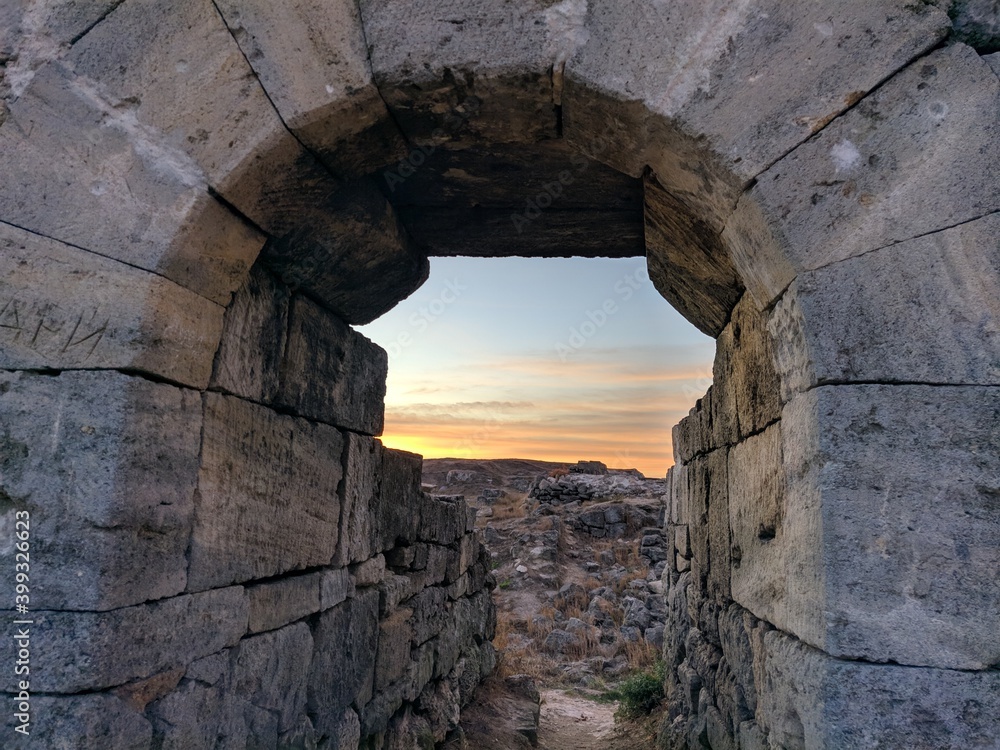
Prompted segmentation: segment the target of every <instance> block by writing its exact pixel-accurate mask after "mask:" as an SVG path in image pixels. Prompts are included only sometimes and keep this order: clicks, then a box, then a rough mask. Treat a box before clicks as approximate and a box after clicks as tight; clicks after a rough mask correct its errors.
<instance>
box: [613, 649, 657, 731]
mask: <svg viewBox="0 0 1000 750" xmlns="http://www.w3.org/2000/svg"><path fill="white" fill-rule="evenodd" d="M665 679H666V674H665V664H664V663H663V661H662V660H661V661H657V662H656V664H655V665H654V666H653V668H652V669H645V670H643V671H641V672H636V673H634V674H632V675H630V676H629V677H626V678H625V679H624V680H622V682H621V684H619V685H618V687H617V688H616V689H615V690H612V691H609V692H608V693H607V696H608V697H609V698H612V699H614V700H617V701H618V710H617V711H615V718H616V719H618V720H619V721H621V720H623V719H637V718H639V717H640V716H647V715H649V714H650V713H652V712H653V710H654V709H655V708H656V707H657V706H659V705H660V703H661V702H662V701H663V698H664V692H663V683H664V680H665Z"/></svg>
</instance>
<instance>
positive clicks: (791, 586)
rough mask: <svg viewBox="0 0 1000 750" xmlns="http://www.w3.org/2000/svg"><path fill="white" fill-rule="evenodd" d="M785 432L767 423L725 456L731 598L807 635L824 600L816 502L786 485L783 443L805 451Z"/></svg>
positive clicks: (815, 624) (795, 437)
mask: <svg viewBox="0 0 1000 750" xmlns="http://www.w3.org/2000/svg"><path fill="white" fill-rule="evenodd" d="M784 430H785V425H784V423H783V422H782V423H778V424H774V425H772V426H771V427H768V428H767V429H766V430H764V432H762V433H761V434H759V435H755V436H753V437H750V438H747V439H746V440H745V441H743V442H742V443H740V444H739V445H736V446H734V447H733V448H731V449H730V452H729V523H730V529H731V533H732V563H733V565H732V598H733V599H734V600H735V601H736V602H738V603H739V604H741V605H743V606H744V607H746V608H747V609H749V610H750V611H751V612H753V614H755V615H756V616H757V617H760V618H761V619H764V620H767V621H769V622H772V623H774V624H775V625H777V626H778V627H781V628H784V629H788V630H792V629H795V630H797V631H798V632H809V629H810V628H815V627H818V620H819V619H820V616H819V613H821V612H822V602H823V574H824V571H823V557H822V536H821V535H822V522H821V518H820V512H821V510H820V499H819V498H818V497H817V496H816V495H815V493H812V492H808V491H806V489H805V487H803V488H802V489H801V490H800V491H794V490H793V489H791V488H790V487H789V485H788V481H790V480H789V479H788V478H787V476H786V475H787V474H788V473H789V471H790V470H787V471H786V468H785V467H786V466H787V465H788V462H787V461H784V458H785V455H784V450H785V446H790V447H791V448H792V449H794V452H795V453H796V454H798V452H799V451H807V450H808V449H807V448H805V447H802V446H800V445H794V443H795V442H796V441H801V439H802V436H801V435H798V434H793V435H785V434H784ZM789 460H791V459H789Z"/></svg>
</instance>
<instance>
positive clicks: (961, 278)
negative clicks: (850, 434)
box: [770, 214, 1000, 400]
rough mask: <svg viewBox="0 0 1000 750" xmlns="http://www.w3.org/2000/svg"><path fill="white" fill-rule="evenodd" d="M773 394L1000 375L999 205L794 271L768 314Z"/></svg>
mask: <svg viewBox="0 0 1000 750" xmlns="http://www.w3.org/2000/svg"><path fill="white" fill-rule="evenodd" d="M770 326H771V330H772V332H773V335H774V340H775V341H776V342H778V343H777V353H778V363H779V367H780V369H781V375H782V396H783V398H784V399H785V400H788V399H790V398H791V397H792V396H793V394H794V393H796V392H798V391H804V390H807V389H809V388H811V387H813V386H815V385H817V384H821V383H843V382H850V381H866V382H873V381H882V382H924V383H942V384H944V383H952V384H982V385H987V384H998V383H1000V214H992V215H990V216H987V217H984V218H982V219H979V220H977V221H972V222H969V223H967V224H962V225H961V226H958V227H955V228H953V229H947V230H945V231H943V232H938V233H936V234H932V235H928V236H926V237H921V238H919V239H915V240H909V241H907V242H901V243H899V244H897V245H892V246H890V247H887V248H883V249H882V250H878V251H876V252H872V253H867V254H866V255H863V256H861V257H860V258H851V259H849V260H845V261H842V262H840V263H834V264H832V265H829V266H826V267H824V268H821V269H819V270H816V271H811V272H807V273H803V274H801V275H800V276H799V278H798V279H797V280H796V281H795V282H794V283H793V284H792V285H791V287H789V289H788V290H787V291H786V292H785V294H784V295H783V296H782V298H781V300H780V301H779V303H778V304H777V306H776V307H775V310H774V312H773V314H772V316H771V322H770Z"/></svg>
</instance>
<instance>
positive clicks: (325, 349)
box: [276, 296, 388, 435]
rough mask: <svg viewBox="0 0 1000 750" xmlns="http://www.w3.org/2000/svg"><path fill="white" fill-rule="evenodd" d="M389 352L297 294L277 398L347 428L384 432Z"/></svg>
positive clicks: (372, 433)
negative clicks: (384, 404) (384, 402)
mask: <svg viewBox="0 0 1000 750" xmlns="http://www.w3.org/2000/svg"><path fill="white" fill-rule="evenodd" d="M387 368H388V357H387V356H386V353H385V351H384V350H383V349H381V348H380V347H378V346H376V345H375V344H373V343H372V342H371V341H369V340H368V339H366V338H365V337H364V336H362V335H361V334H360V333H357V332H356V331H354V330H352V329H351V328H350V326H348V325H347V324H346V323H343V322H342V321H340V320H339V319H338V318H337V317H336V316H335V315H333V313H331V312H329V311H328V310H324V309H323V308H322V307H320V306H319V305H317V304H316V303H314V302H312V301H311V300H309V299H307V298H305V297H301V296H298V297H295V298H294V299H293V300H292V307H291V312H290V321H289V335H288V346H287V348H286V350H285V360H284V363H283V365H282V378H281V388H280V390H279V393H278V396H277V398H276V403H278V404H280V405H282V406H287V407H289V408H291V409H294V410H295V411H296V412H297V413H298V414H301V415H303V416H306V417H310V418H312V419H317V420H319V421H321V422H326V423H328V424H332V425H336V426H337V427H341V428H343V429H345V430H352V431H354V432H361V433H363V434H366V435H378V434H381V432H382V422H383V409H384V407H383V401H384V399H385V378H386V371H387Z"/></svg>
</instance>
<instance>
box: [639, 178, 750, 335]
mask: <svg viewBox="0 0 1000 750" xmlns="http://www.w3.org/2000/svg"><path fill="white" fill-rule="evenodd" d="M644 208H645V225H646V256H647V259H648V263H649V278H650V280H651V281H652V282H653V286H655V287H656V289H657V291H659V292H660V294H662V295H663V296H664V298H665V299H666V300H667V301H668V302H669V303H670V304H671V305H673V306H674V307H675V308H676V309H677V311H678V312H680V313H681V315H683V316H684V317H685V318H687V319H688V320H689V321H691V322H692V323H693V324H694V325H695V326H696V327H697V328H698V329H699V330H700V331H702V332H703V333H706V334H708V335H709V336H718V335H719V332H720V331H722V329H723V327H724V326H725V325H726V322H727V321H728V319H729V314H730V312H731V311H732V309H733V306H734V305H736V302H737V301H738V300H739V298H740V294H741V293H742V291H743V285H742V283H741V282H740V279H739V276H738V275H737V273H736V269H735V268H733V263H732V261H731V260H730V258H729V253H728V251H727V250H726V247H725V246H724V245H723V243H722V240H721V238H720V237H719V234H718V232H716V231H715V230H714V229H713V228H712V227H710V226H708V225H706V224H705V223H704V221H702V220H700V219H699V218H697V217H696V216H694V215H693V212H692V210H691V209H690V208H688V207H687V206H686V205H685V204H684V202H683V201H681V200H679V199H678V198H676V197H675V196H673V195H672V194H671V193H669V192H668V191H666V190H664V189H663V188H662V187H661V185H660V183H659V182H658V181H657V180H656V177H655V176H651V175H647V176H646V178H645V202H644Z"/></svg>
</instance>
